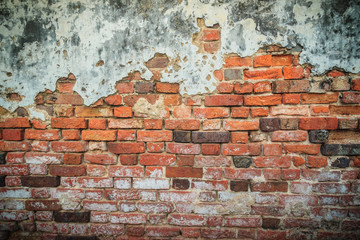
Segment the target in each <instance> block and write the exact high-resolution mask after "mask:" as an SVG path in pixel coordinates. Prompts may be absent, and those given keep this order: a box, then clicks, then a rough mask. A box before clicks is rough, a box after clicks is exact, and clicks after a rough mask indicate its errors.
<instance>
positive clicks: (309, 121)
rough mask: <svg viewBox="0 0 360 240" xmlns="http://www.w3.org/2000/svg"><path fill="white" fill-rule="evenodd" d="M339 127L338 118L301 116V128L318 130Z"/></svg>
mask: <svg viewBox="0 0 360 240" xmlns="http://www.w3.org/2000/svg"><path fill="white" fill-rule="evenodd" d="M337 127H338V119H337V118H300V122H299V129H304V130H316V129H328V130H334V129H337Z"/></svg>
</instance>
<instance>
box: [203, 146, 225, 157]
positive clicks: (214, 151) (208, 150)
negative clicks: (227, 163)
mask: <svg viewBox="0 0 360 240" xmlns="http://www.w3.org/2000/svg"><path fill="white" fill-rule="evenodd" d="M201 152H202V154H204V155H220V152H221V150H220V144H202V145H201Z"/></svg>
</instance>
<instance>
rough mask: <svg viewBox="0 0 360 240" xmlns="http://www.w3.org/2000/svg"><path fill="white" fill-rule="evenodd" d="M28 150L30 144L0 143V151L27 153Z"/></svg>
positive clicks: (25, 142)
mask: <svg viewBox="0 0 360 240" xmlns="http://www.w3.org/2000/svg"><path fill="white" fill-rule="evenodd" d="M29 149H30V143H29V142H27V141H21V142H15V141H11V142H4V141H0V151H4V152H11V151H27V150H29Z"/></svg>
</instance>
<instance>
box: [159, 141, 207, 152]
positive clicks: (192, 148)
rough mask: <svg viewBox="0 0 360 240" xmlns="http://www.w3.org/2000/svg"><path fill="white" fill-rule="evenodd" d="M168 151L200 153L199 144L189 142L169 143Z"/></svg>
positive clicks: (167, 145)
mask: <svg viewBox="0 0 360 240" xmlns="http://www.w3.org/2000/svg"><path fill="white" fill-rule="evenodd" d="M166 152H168V153H176V154H199V153H200V145H199V144H187V143H172V142H170V143H167V144H166Z"/></svg>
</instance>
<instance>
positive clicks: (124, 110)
mask: <svg viewBox="0 0 360 240" xmlns="http://www.w3.org/2000/svg"><path fill="white" fill-rule="evenodd" d="M114 116H115V117H119V118H129V117H132V108H131V107H116V108H114Z"/></svg>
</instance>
